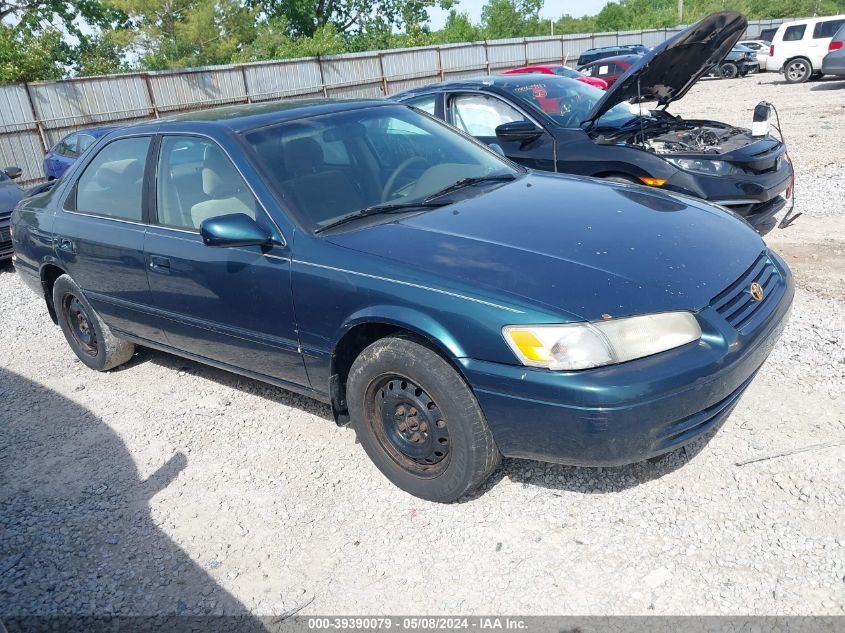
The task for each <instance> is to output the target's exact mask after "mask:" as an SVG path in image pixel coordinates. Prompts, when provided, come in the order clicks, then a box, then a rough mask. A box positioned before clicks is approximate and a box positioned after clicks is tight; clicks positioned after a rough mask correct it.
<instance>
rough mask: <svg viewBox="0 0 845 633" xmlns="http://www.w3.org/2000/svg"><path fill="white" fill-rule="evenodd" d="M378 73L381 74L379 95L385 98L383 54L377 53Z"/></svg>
mask: <svg viewBox="0 0 845 633" xmlns="http://www.w3.org/2000/svg"><path fill="white" fill-rule="evenodd" d="M376 57H378V67H379V72H381V93H382V94H383V95H384V96H385V97H386V96H387V75H386V74H385V72H384V53H377V54H376Z"/></svg>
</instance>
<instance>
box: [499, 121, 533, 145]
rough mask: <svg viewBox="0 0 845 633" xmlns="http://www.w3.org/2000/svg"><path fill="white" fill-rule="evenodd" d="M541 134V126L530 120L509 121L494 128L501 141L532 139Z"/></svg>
mask: <svg viewBox="0 0 845 633" xmlns="http://www.w3.org/2000/svg"><path fill="white" fill-rule="evenodd" d="M542 134H543V128H539V127H537V126H536V125H534V124H533V123H532V122H531V121H511V122H510V123H502V124H501V125H500V126H499V127H497V128H496V136H497V137H499V138H500V139H502V140H503V141H523V142H526V141H533V140H534V139H536V138H538V137H540V136H542Z"/></svg>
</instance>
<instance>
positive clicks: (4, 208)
mask: <svg viewBox="0 0 845 633" xmlns="http://www.w3.org/2000/svg"><path fill="white" fill-rule="evenodd" d="M21 198H23V191H22V190H21V189H20V188H19V187H18V185H17V184H16V183H15V182H14V181H12V180H2V181H0V215H6V214H7V213H11V212H12V209H14V208H15V205H16V204H17V203H18V202H20V200H21Z"/></svg>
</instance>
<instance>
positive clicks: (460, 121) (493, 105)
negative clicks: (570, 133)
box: [446, 93, 555, 171]
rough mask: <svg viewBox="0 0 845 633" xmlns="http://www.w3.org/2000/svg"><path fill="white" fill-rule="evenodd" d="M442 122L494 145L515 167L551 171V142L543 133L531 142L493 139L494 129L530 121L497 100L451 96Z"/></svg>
mask: <svg viewBox="0 0 845 633" xmlns="http://www.w3.org/2000/svg"><path fill="white" fill-rule="evenodd" d="M446 120H447V121H448V122H449V123H450V124H451V125H453V126H455V127H456V128H458V129H459V130H463V131H464V132H466V133H467V134H469V135H471V136H474V137H475V138H477V139H478V140H479V141H481V142H482V143H487V144H488V145H493V144H495V145H498V146H499V147H501V148H502V150H503V151H504V153H505V156H507V157H508V158H510V159H511V160H512V161H514V162H516V163H520V164H521V165H525V166H526V167H530V168H531V169H539V170H542V171H554V170H555V161H554V154H555V142H554V138H553V137H552V135H551V134H549V133H548V132H547V131H544V132H543V134H542V135H541V136H540V137H539V138H537V139H535V140H533V141H504V140H502V139H500V138H499V137H497V136H496V128H497V127H499V126H500V125H502V124H503V123H511V122H513V121H528V120H530V119H529V118H528V116H527V115H525V114H524V113H523V112H521V111H520V110H518V109H517V108H515V107H514V106H512V105H511V104H509V103H507V102H506V101H504V100H503V99H500V98H499V97H496V96H493V95H488V94H481V93H456V94H452V95H450V96H449V98H448V100H447V103H446ZM532 123H535V124H536V122H533V121H532ZM538 127H541V126H539V125H538Z"/></svg>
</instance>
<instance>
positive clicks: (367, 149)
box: [244, 105, 522, 230]
mask: <svg viewBox="0 0 845 633" xmlns="http://www.w3.org/2000/svg"><path fill="white" fill-rule="evenodd" d="M244 139H245V140H246V142H247V145H248V146H249V148H250V150H251V152H252V154H253V157H254V159H255V161H256V162H257V163H258V164H259V165H260V166H261V167H262V169H263V171H264V172H265V173H266V175H267V176H268V177H269V180H270V183H271V184H272V186H273V187H274V188H275V189H276V190H277V191H278V192H279V193H280V194H281V197H282V199H283V200H286V201H288V202H291V203H292V205H291V206H292V211H293V212H294V213H295V214H296V215H297V216H298V217H299V219H300V220H301V221H302V222H303V223H304V224H306V225H307V226H310V227H311V228H312V229H317V230H319V229H320V228H321V227H327V226H329V225H334V224H337V223H338V220H341V219H342V218H345V217H347V216H350V215H352V214H356V213H359V212H362V211H371V210H373V209H375V208H378V209H382V208H390V209H413V208H414V204H416V203H419V205H418V207H417V209H416V210H420V209H423V208H424V207H425V206H426V205H429V204H432V203H430V202H429V201H428V200H427V199H428V198H431V197H432V196H434V194H437V193H439V192H441V191H442V190H444V189H446V188H447V187H449V186H450V185H454V184H455V183H458V182H460V181H465V182H466V183H469V182H472V183H477V184H478V186H479V187H480V186H481V183H489V184H488V186H492V185H493V184H494V183H496V182H498V183H499V184H501V183H502V182H505V181H506V179H508V178H511V179H512V178H514V177H516V176H517V175H519V174H521V173H522V172H520V171H517V170H516V169H514V167H513V166H511V164H510V163H508V162H507V161H505V160H504V159H502V158H500V157H499V156H498V155H497V154H496V153H495V152H493V151H488V150H487V149H485V148H484V147H483V146H480V145H478V144H477V143H475V142H474V141H471V140H469V139H467V138H466V137H465V136H463V135H462V134H460V133H458V132H456V131H454V130H452V129H451V128H449V127H448V126H446V125H445V124H443V123H440V122H438V121H436V120H434V119H432V118H430V117H428V116H425V115H423V114H420V113H419V112H417V111H415V110H413V109H411V108H409V107H407V106H402V105H395V106H394V105H391V106H381V107H372V108H363V109H356V110H350V111H345V112H338V113H333V114H325V115H319V116H315V117H309V118H305V119H299V120H296V121H292V122H289V123H283V124H280V125H273V126H269V127H263V128H260V129H256V130H251V131H247V132H245V133H244ZM499 176H501V177H502V178H500V179H498V180H497V179H496V177H499ZM479 187H476V186H467V187H460V188H459V189H458V190H459V191H460V193H459V194H458V193H457V191H458V190H456V194H455V195H460V196H467V195H472V193H471V192H474V191H479V190H481V189H480V188H479ZM442 203H443V201H442V200H438V203H437V204H442ZM432 206H433V204H432Z"/></svg>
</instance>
